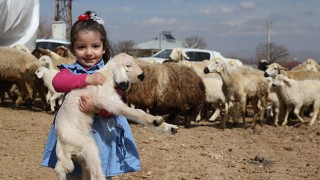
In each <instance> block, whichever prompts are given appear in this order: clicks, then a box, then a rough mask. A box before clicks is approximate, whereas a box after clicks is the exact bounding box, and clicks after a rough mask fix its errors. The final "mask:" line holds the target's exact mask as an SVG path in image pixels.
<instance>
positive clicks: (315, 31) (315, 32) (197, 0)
mask: <svg viewBox="0 0 320 180" xmlns="http://www.w3.org/2000/svg"><path fill="white" fill-rule="evenodd" d="M39 2H40V14H41V16H42V17H44V18H45V19H48V20H52V19H53V16H54V12H53V11H54V0H39ZM72 2H73V3H72V10H73V20H76V19H77V17H78V15H80V14H82V13H83V12H85V11H86V10H93V11H96V12H97V14H98V16H100V17H102V18H103V19H104V21H105V27H106V29H107V32H108V33H109V34H108V35H109V39H110V40H111V41H112V42H117V41H124V40H132V41H134V42H135V43H137V44H138V43H142V42H145V41H149V40H151V39H153V38H155V37H157V36H158V34H159V32H161V31H163V30H167V31H171V32H172V34H173V36H174V37H175V38H176V39H178V40H180V41H183V40H184V39H185V38H187V37H190V36H198V37H200V38H202V39H203V40H205V41H206V43H207V46H208V47H207V49H211V50H216V51H220V52H222V53H224V52H240V51H252V52H254V51H255V48H256V47H257V45H258V44H259V43H260V42H266V41H267V22H268V21H272V29H271V42H273V43H276V44H278V45H283V46H285V47H286V48H287V49H288V50H289V51H313V52H317V53H318V55H319V58H320V0H255V1H245V0H244V1H242V0H223V1H222V0H220V1H217V0H163V1H153V0H118V1H114V0H112V1H111V0H73V1H72Z"/></svg>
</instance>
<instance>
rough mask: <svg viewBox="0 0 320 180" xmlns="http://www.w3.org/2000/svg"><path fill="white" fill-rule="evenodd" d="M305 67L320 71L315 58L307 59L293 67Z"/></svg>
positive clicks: (298, 68) (297, 68)
mask: <svg viewBox="0 0 320 180" xmlns="http://www.w3.org/2000/svg"><path fill="white" fill-rule="evenodd" d="M303 69H308V70H312V71H315V72H317V71H318V72H319V71H320V66H319V64H318V63H317V61H316V60H314V59H310V58H309V59H306V60H305V61H304V62H303V63H301V64H299V65H298V66H296V67H294V68H292V70H294V71H295V70H303Z"/></svg>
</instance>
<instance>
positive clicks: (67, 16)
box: [54, 0, 72, 32]
mask: <svg viewBox="0 0 320 180" xmlns="http://www.w3.org/2000/svg"><path fill="white" fill-rule="evenodd" d="M54 1H55V6H54V21H63V22H64V23H66V25H67V28H66V32H69V30H70V28H71V26H72V0H54Z"/></svg>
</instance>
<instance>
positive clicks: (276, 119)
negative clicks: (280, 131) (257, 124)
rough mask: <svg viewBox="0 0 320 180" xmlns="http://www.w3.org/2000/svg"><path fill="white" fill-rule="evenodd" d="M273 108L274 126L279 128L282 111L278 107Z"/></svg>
mask: <svg viewBox="0 0 320 180" xmlns="http://www.w3.org/2000/svg"><path fill="white" fill-rule="evenodd" d="M273 107H274V125H275V126H278V122H279V114H280V111H279V110H280V109H279V107H277V106H273Z"/></svg>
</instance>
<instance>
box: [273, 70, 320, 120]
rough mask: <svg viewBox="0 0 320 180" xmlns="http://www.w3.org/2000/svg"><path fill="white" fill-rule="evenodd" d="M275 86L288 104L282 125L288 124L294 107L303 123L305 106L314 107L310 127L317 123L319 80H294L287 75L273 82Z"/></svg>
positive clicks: (319, 94) (277, 77)
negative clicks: (302, 109)
mask: <svg viewBox="0 0 320 180" xmlns="http://www.w3.org/2000/svg"><path fill="white" fill-rule="evenodd" d="M272 85H273V86H275V87H277V88H278V89H279V92H280V94H281V97H282V99H283V101H284V103H285V104H286V111H285V118H284V121H283V122H282V125H286V124H287V122H288V115H289V111H290V109H291V108H292V107H294V110H293V112H294V114H295V115H296V117H297V118H298V119H299V121H300V122H301V123H304V122H305V121H304V119H303V118H302V117H301V116H300V115H299V113H300V109H301V108H302V107H303V106H310V105H312V106H313V110H314V112H313V116H312V118H311V121H310V123H309V125H313V124H314V123H315V120H316V118H317V117H318V113H319V108H320V81H319V80H310V79H308V80H301V81H299V80H294V79H292V78H288V77H287V76H285V75H282V74H279V75H276V77H275V78H274V80H273V83H272Z"/></svg>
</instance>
